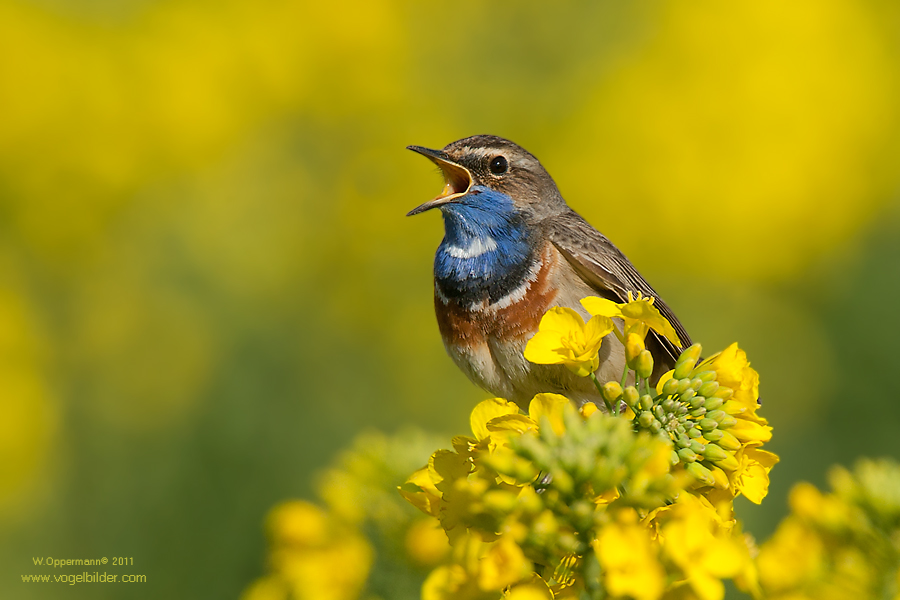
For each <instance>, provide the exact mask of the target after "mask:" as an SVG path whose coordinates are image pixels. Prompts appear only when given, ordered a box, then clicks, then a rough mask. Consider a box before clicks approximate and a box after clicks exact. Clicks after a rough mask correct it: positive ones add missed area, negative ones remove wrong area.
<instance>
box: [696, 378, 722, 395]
mask: <svg viewBox="0 0 900 600" xmlns="http://www.w3.org/2000/svg"><path fill="white" fill-rule="evenodd" d="M718 389H719V382H718V381H707V382H706V383H704V384H703V385H701V386H700V389H698V390H697V393H698V394H700V395H701V396H706V397H707V398H709V397H710V396H712V395H714V394H715V393H716V391H718Z"/></svg>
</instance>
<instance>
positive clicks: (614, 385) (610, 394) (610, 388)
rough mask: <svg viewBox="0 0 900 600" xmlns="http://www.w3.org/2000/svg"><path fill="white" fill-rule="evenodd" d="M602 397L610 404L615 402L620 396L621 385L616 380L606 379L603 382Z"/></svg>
mask: <svg viewBox="0 0 900 600" xmlns="http://www.w3.org/2000/svg"><path fill="white" fill-rule="evenodd" d="M603 397H604V398H605V399H606V400H607V401H608V402H610V404H615V402H616V401H617V400H618V399H619V398H621V397H622V386H621V385H620V384H619V382H618V381H607V382H606V383H604V384H603Z"/></svg>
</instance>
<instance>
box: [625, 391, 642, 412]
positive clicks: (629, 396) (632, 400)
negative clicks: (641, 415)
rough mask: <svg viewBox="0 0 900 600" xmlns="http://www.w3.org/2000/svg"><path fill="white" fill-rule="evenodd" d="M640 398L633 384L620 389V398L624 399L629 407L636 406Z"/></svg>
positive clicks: (633, 407) (634, 407)
mask: <svg viewBox="0 0 900 600" xmlns="http://www.w3.org/2000/svg"><path fill="white" fill-rule="evenodd" d="M640 399H641V395H640V394H639V393H638V391H637V388H636V387H634V386H633V385H629V386H628V387H627V388H625V389H624V390H622V400H624V401H625V404H627V405H628V406H630V407H631V409H632V410H634V409H636V408H638V402H639V401H640Z"/></svg>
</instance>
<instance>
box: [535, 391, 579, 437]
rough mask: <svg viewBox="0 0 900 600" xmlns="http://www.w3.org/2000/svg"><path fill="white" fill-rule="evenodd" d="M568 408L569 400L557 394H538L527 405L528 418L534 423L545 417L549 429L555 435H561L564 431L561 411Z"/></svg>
mask: <svg viewBox="0 0 900 600" xmlns="http://www.w3.org/2000/svg"><path fill="white" fill-rule="evenodd" d="M567 406H570V404H569V399H568V398H566V397H565V396H560V395H559V394H538V395H536V396H535V397H534V398H532V400H531V403H530V404H529V405H528V416H530V417H531V418H532V419H534V421H535V423H540V422H541V417H547V420H548V421H550V427H552V428H553V431H554V432H555V433H556V434H557V435H562V434H563V433H565V431H566V426H565V425H564V424H563V410H565V408H566V407H567Z"/></svg>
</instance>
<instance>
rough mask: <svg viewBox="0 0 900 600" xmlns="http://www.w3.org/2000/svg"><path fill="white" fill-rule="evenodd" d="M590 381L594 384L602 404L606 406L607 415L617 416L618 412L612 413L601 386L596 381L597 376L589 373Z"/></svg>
mask: <svg viewBox="0 0 900 600" xmlns="http://www.w3.org/2000/svg"><path fill="white" fill-rule="evenodd" d="M591 381H593V382H594V387H595V388H597V391H598V392H600V397H601V398H603V403H604V404H605V405H606V410H608V411H609V414H611V415H616V416H618V412H615V411H613V407H612V406H611V405H610V403H609V400H607V399H606V396H604V395H603V386H602V385H600V382H599V381H597V376H596V375H595V374H594V373H591Z"/></svg>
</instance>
